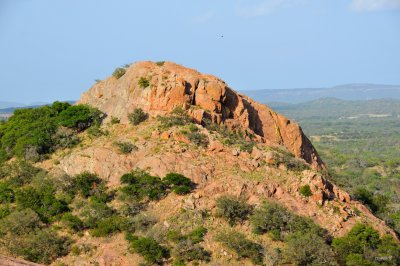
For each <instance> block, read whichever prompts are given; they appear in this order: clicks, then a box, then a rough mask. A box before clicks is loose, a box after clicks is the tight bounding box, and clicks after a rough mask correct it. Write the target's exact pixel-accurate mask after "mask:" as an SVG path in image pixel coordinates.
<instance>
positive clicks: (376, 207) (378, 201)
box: [354, 188, 389, 214]
mask: <svg viewBox="0 0 400 266" xmlns="http://www.w3.org/2000/svg"><path fill="white" fill-rule="evenodd" d="M354 198H355V199H357V200H359V201H360V202H362V203H364V204H366V205H368V207H369V208H370V209H371V211H372V212H373V213H375V214H377V213H384V212H385V211H387V206H388V204H389V197H387V196H385V195H382V194H379V193H377V194H375V195H374V194H373V193H372V192H371V191H369V190H368V189H365V188H358V189H356V191H355V192H354Z"/></svg>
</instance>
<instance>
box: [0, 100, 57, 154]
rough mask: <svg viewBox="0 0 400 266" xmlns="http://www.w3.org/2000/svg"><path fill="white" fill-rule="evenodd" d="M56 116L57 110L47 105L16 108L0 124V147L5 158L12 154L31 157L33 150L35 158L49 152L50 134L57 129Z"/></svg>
mask: <svg viewBox="0 0 400 266" xmlns="http://www.w3.org/2000/svg"><path fill="white" fill-rule="evenodd" d="M56 116H57V112H56V111H55V110H53V109H52V108H51V107H49V106H45V107H41V108H36V109H17V110H16V111H15V112H14V115H13V116H11V117H10V118H9V119H8V120H7V122H6V123H5V124H2V125H0V132H1V133H0V137H1V145H0V147H1V149H2V150H3V153H4V154H6V156H7V157H6V159H8V158H10V157H12V156H14V155H16V156H18V157H20V158H25V157H31V153H32V152H34V153H36V154H34V157H35V158H34V159H36V160H37V159H38V158H39V157H40V155H42V154H46V153H49V152H51V150H52V139H51V136H52V135H53V134H54V133H55V132H56V130H57V121H56ZM28 153H29V154H28ZM26 155H29V156H26ZM2 157H3V156H2Z"/></svg>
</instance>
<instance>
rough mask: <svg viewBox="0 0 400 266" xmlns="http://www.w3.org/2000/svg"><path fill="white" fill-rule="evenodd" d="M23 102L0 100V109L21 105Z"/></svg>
mask: <svg viewBox="0 0 400 266" xmlns="http://www.w3.org/2000/svg"><path fill="white" fill-rule="evenodd" d="M23 106H25V104H23V103H16V102H2V101H0V109H4V108H10V107H23Z"/></svg>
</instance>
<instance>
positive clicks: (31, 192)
mask: <svg viewBox="0 0 400 266" xmlns="http://www.w3.org/2000/svg"><path fill="white" fill-rule="evenodd" d="M16 203H17V206H18V208H20V209H32V210H33V211H35V212H36V213H37V214H38V215H39V216H40V218H41V219H42V220H43V221H44V222H49V221H50V220H51V219H52V218H53V217H54V216H56V215H59V214H62V213H64V212H66V211H68V205H67V203H66V202H65V201H62V200H58V199H57V198H56V197H55V196H54V190H53V189H52V188H51V187H48V186H43V187H40V188H34V187H25V188H22V189H20V190H18V191H17V192H16Z"/></svg>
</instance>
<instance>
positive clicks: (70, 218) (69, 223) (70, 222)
mask: <svg viewBox="0 0 400 266" xmlns="http://www.w3.org/2000/svg"><path fill="white" fill-rule="evenodd" d="M61 223H62V224H63V225H64V226H65V227H67V228H69V229H71V230H73V231H75V232H79V231H82V230H83V229H84V228H85V225H84V223H83V222H82V220H81V219H79V217H78V216H75V215H73V214H72V213H70V212H67V213H64V215H63V216H62V218H61Z"/></svg>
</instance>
